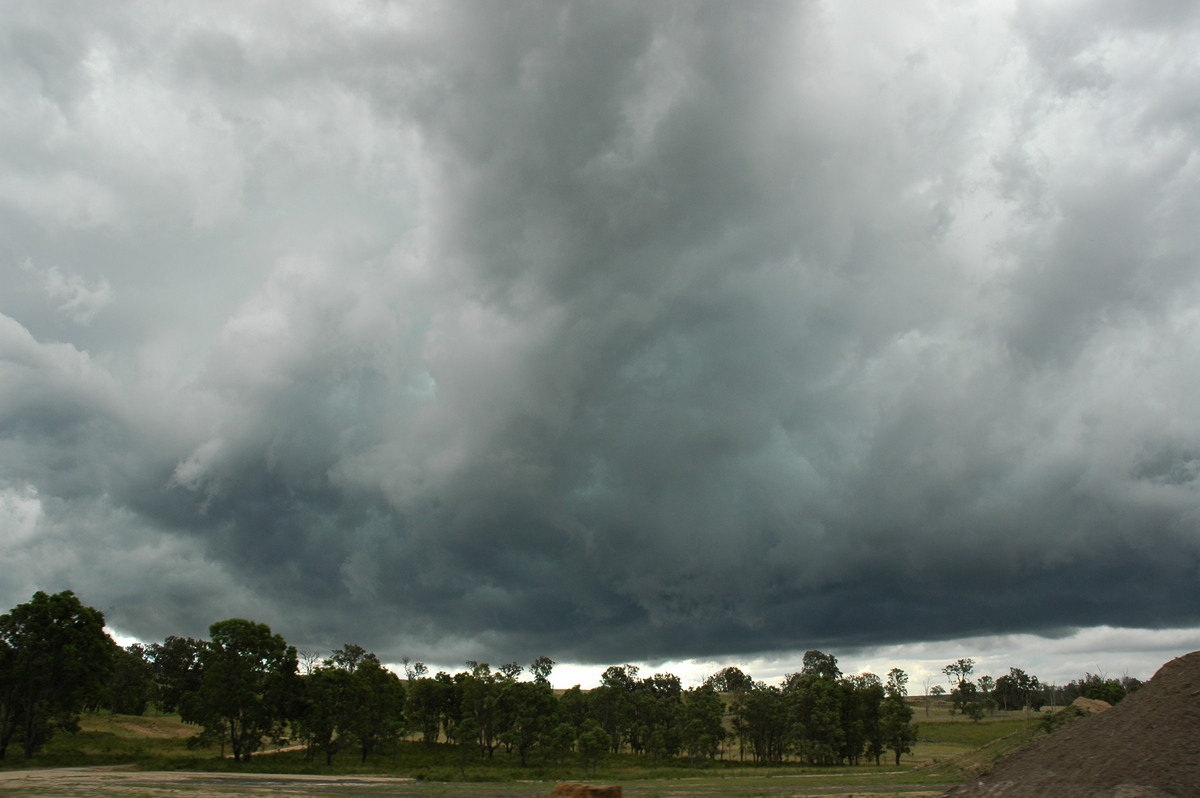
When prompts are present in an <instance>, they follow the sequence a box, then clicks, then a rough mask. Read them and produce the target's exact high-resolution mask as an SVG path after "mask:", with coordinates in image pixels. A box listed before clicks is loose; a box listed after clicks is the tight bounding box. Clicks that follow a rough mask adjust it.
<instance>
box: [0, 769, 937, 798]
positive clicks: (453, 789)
mask: <svg viewBox="0 0 1200 798" xmlns="http://www.w3.org/2000/svg"><path fill="white" fill-rule="evenodd" d="M689 781H690V780H687V779H683V780H672V781H666V782H657V781H651V782H643V783H641V784H639V785H637V786H636V787H630V786H627V787H626V788H625V795H626V798H640V797H641V796H663V798H693V797H694V798H719V797H720V796H728V795H734V796H740V795H746V796H750V795H755V796H779V798H784V797H785V796H786V797H787V798H802V797H803V796H823V797H824V798H846V796H850V795H859V796H861V795H864V794H866V795H871V796H874V798H929V797H930V796H936V795H938V794H939V793H940V792H941V791H940V790H931V789H928V788H925V789H922V788H915V787H914V788H911V789H909V790H904V789H903V788H900V789H897V790H895V791H887V790H885V791H884V792H875V791H873V790H870V789H866V790H864V787H863V786H862V785H858V786H855V787H840V788H839V787H824V788H817V789H813V790H811V791H806V790H804V789H803V788H802V787H801V786H800V784H799V783H798V781H799V779H787V778H780V779H779V780H778V782H777V783H776V784H775V785H772V786H771V787H768V788H764V787H763V786H762V785H761V782H760V783H759V785H758V786H756V787H748V786H746V785H741V786H740V788H739V786H738V785H737V784H736V780H720V779H716V780H708V779H704V780H697V781H696V782H693V783H691V784H689V783H688V782H689ZM552 787H553V784H551V783H549V782H525V783H509V782H505V783H486V784H478V783H476V784H471V783H461V782H459V783H453V784H450V783H438V782H422V781H416V780H413V779H400V778H388V777H383V776H339V777H328V776H290V775H289V776H281V775H273V774H258V773H188V772H167V771H138V770H132V769H130V768H127V767H91V768H57V769H53V770H13V771H0V795H3V796H14V798H16V797H17V796H20V797H21V798H61V797H62V796H67V795H69V796H72V798H179V796H181V795H187V796H189V798H230V796H234V795H237V796H247V795H250V796H259V798H311V797H312V796H317V797H318V798H350V796H354V797H355V798H371V796H377V798H384V797H385V796H387V798H392V796H399V798H544V797H545V796H546V795H548V794H549V793H550V789H551V788H552Z"/></svg>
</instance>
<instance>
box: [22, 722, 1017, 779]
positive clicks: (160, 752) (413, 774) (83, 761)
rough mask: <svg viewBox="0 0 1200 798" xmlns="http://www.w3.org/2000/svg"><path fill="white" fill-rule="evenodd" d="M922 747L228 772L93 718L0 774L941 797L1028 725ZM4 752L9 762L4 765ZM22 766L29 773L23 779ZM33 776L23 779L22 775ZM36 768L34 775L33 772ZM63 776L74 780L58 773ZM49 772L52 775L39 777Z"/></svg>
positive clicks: (292, 755)
mask: <svg viewBox="0 0 1200 798" xmlns="http://www.w3.org/2000/svg"><path fill="white" fill-rule="evenodd" d="M915 720H916V721H917V722H918V723H919V724H920V726H919V732H918V734H919V740H918V742H917V743H916V745H915V746H914V751H913V754H912V755H909V756H905V757H904V760H903V763H902V765H901V766H900V767H899V768H897V767H895V766H894V765H893V764H892V760H891V759H890V758H885V759H884V760H883V763H882V765H881V766H878V767H877V766H875V765H873V764H871V765H860V766H858V767H837V768H814V767H802V766H800V765H798V764H794V765H779V766H758V765H754V764H753V763H750V762H742V761H739V760H738V759H737V750H736V747H734V748H733V749H732V750H731V751H730V752H728V753H727V755H726V758H724V759H721V760H718V761H716V762H701V763H688V762H684V761H673V762H662V763H655V762H653V761H650V760H647V759H646V758H645V757H641V756H634V755H614V756H610V757H608V758H607V759H606V760H605V761H604V762H602V763H601V764H600V766H599V767H598V768H597V770H596V771H595V772H594V773H591V774H585V773H583V772H581V771H580V769H579V768H578V766H577V765H575V764H573V763H570V762H567V763H563V764H561V765H552V764H549V763H545V762H536V761H535V762H533V763H532V764H531V766H530V767H525V768H522V767H520V766H519V764H518V763H517V761H516V757H515V755H508V754H505V753H504V752H503V751H502V750H500V751H497V753H496V754H495V757H494V758H493V759H492V760H491V761H488V760H484V759H482V758H479V757H471V758H468V759H464V758H463V756H462V752H461V751H460V750H458V749H456V748H453V747H450V746H443V745H438V746H426V745H423V744H421V743H417V742H406V743H401V744H400V745H399V746H397V747H396V748H395V750H391V751H387V752H384V753H383V754H381V755H379V756H374V757H372V758H370V759H369V760H368V761H367V762H366V763H361V762H360V761H359V758H358V757H357V756H356V755H355V754H354V752H350V751H347V752H343V753H341V754H339V755H338V756H337V758H336V759H335V761H334V764H333V765H332V766H328V767H327V766H325V765H324V764H323V763H322V762H321V761H320V760H317V761H313V762H310V761H308V760H307V758H306V757H305V755H304V753H303V752H302V751H284V752H278V753H264V754H261V755H258V756H256V757H255V758H254V759H253V760H252V761H251V762H249V763H243V764H240V765H239V764H235V763H233V762H232V761H230V760H228V759H224V758H222V757H221V756H220V749H218V748H200V749H195V748H189V746H188V740H189V738H190V737H192V736H193V735H194V734H195V732H196V731H197V729H196V727H194V726H189V725H187V724H184V723H181V722H180V721H179V719H178V718H175V717H170V716H163V717H133V716H122V715H92V716H87V717H84V718H83V719H81V722H80V725H81V731H79V732H78V733H75V734H60V735H59V736H57V737H56V738H54V739H53V740H52V741H51V743H50V745H49V746H48V747H47V749H46V750H45V752H44V753H42V754H40V755H39V756H38V757H37V758H36V759H34V760H33V761H32V762H29V763H25V762H24V761H23V760H21V759H20V758H19V751H18V752H17V758H16V759H10V760H9V761H7V762H5V763H4V764H3V766H0V792H2V793H3V794H4V795H15V796H37V795H52V794H73V795H91V796H101V798H109V796H111V797H112V798H117V797H118V796H119V797H120V798H166V797H167V796H179V795H188V796H192V798H223V797H224V796H230V795H260V796H277V797H279V796H300V795H313V796H334V797H336V796H343V795H345V796H348V795H350V794H351V793H354V794H356V795H362V794H363V792H364V790H365V791H366V792H368V793H370V794H373V795H389V796H390V795H397V796H411V797H412V798H419V797H420V796H431V798H432V797H433V796H446V797H447V798H455V797H456V796H497V797H499V796H544V795H546V794H548V793H549V791H550V789H551V787H552V786H553V784H554V783H555V782H556V781H586V782H590V783H595V784H621V785H623V787H624V790H625V794H626V795H627V796H632V797H633V798H687V797H688V796H698V797H699V796H730V797H731V798H752V797H754V796H760V797H761V798H773V797H774V796H809V795H811V796H826V795H838V796H847V795H860V796H861V795H871V796H880V797H881V798H882V797H885V796H910V797H911V798H921V797H922V796H933V795H939V794H941V792H943V791H944V790H945V789H947V788H948V787H949V786H950V785H952V784H956V783H959V782H961V781H963V780H964V779H966V778H968V777H970V776H971V775H973V773H975V772H977V771H978V770H979V769H982V768H983V767H985V766H986V765H987V764H988V763H990V762H991V761H993V760H994V759H995V758H996V757H997V756H999V755H1002V754H1003V753H1007V752H1008V751H1010V750H1012V749H1013V748H1015V747H1016V746H1017V745H1019V744H1021V743H1022V742H1024V741H1025V740H1027V739H1028V737H1029V735H1030V734H1031V733H1032V731H1031V729H1032V726H1033V723H1032V721H1030V720H1029V719H1027V718H1025V717H1024V716H1023V715H1020V714H1019V713H1011V714H1010V713H999V714H997V715H996V716H993V717H990V718H987V719H985V720H984V721H983V722H981V723H975V722H972V721H969V720H965V719H962V718H961V716H956V717H953V718H952V717H951V716H950V715H949V714H948V712H946V711H941V712H937V711H934V712H931V714H930V716H928V717H926V716H924V713H923V711H919V712H918V714H917V717H916V718H915ZM11 755H12V752H10V756H11ZM30 766H32V767H31V768H30ZM26 768H30V769H26ZM34 768H36V769H34ZM63 768H71V770H62V769H63ZM47 769H59V770H54V771H48V770H47Z"/></svg>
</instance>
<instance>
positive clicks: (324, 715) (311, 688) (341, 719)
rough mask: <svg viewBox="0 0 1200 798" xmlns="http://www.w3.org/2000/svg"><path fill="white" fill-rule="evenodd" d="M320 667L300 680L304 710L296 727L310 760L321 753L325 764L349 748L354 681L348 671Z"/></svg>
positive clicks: (353, 704) (299, 714)
mask: <svg viewBox="0 0 1200 798" xmlns="http://www.w3.org/2000/svg"><path fill="white" fill-rule="evenodd" d="M328 663H329V661H328V660H326V664H325V665H320V666H317V667H316V668H313V669H312V672H311V673H308V674H307V675H305V676H303V677H301V679H300V685H301V690H300V696H301V700H300V710H299V713H298V717H297V719H296V726H297V729H298V730H299V731H300V733H301V734H302V735H303V737H304V739H305V741H306V745H307V746H308V757H309V759H312V757H313V755H314V754H315V753H316V752H318V751H320V752H321V753H322V754H324V756H325V764H326V765H332V764H333V757H334V755H335V754H337V752H338V751H340V750H341V749H342V748H343V747H344V746H345V744H346V741H347V738H348V736H349V734H348V732H349V726H350V724H351V723H352V719H353V712H354V708H355V705H356V704H357V702H356V701H355V696H354V692H355V686H356V685H355V684H354V677H353V676H352V675H351V673H350V672H349V671H348V670H346V669H345V668H339V667H336V666H333V665H331V664H328Z"/></svg>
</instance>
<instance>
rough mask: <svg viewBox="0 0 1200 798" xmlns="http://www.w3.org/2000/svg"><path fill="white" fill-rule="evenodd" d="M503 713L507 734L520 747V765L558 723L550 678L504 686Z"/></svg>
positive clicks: (501, 694)
mask: <svg viewBox="0 0 1200 798" xmlns="http://www.w3.org/2000/svg"><path fill="white" fill-rule="evenodd" d="M500 703H501V715H502V716H503V717H504V718H506V719H507V723H506V724H505V725H506V727H507V728H506V730H505V732H504V733H505V734H506V735H507V736H508V738H509V739H510V740H511V741H512V745H513V747H515V748H516V749H517V756H518V757H519V758H520V760H521V767H524V766H525V765H526V764H528V761H527V759H528V756H529V752H530V751H531V750H532V749H533V748H534V747H535V746H537V745H539V744H540V743H541V742H542V741H543V738H545V736H546V735H547V734H549V732H550V730H551V729H553V728H554V727H555V726H556V725H557V724H558V701H557V700H556V699H555V698H554V690H553V689H552V688H551V687H550V683H549V682H547V681H541V682H537V681H534V682H513V683H511V684H508V685H505V686H504V687H502V688H501V693H500Z"/></svg>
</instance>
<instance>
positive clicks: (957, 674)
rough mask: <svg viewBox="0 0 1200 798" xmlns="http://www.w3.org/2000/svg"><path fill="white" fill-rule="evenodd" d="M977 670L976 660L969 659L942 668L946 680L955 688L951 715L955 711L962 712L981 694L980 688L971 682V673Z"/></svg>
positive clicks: (951, 702) (951, 692) (952, 696)
mask: <svg viewBox="0 0 1200 798" xmlns="http://www.w3.org/2000/svg"><path fill="white" fill-rule="evenodd" d="M974 670H975V660H973V659H970V658H969V657H967V658H963V659H958V660H955V661H954V662H951V663H950V664H949V665H947V666H946V667H944V668H942V673H944V674H945V675H946V680H947V681H948V682H950V684H951V685H953V687H952V688H951V690H950V714H951V715H953V714H954V712H955V710H958V711H960V712H961V711H962V710H963V709H965V707H966V706H967V704H970V703H972V702H974V701H975V699H976V697H977V696H978V694H979V690H978V688H976V687H975V685H974V684H973V683H972V682H971V679H970V676H971V673H972V672H974Z"/></svg>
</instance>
